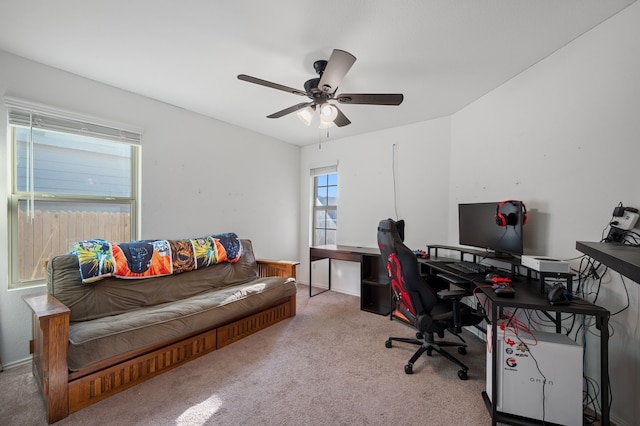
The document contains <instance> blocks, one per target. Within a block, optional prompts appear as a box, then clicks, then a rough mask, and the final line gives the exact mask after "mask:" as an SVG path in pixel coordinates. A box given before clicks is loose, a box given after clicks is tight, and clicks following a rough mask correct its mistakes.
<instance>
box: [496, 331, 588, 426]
mask: <svg viewBox="0 0 640 426" xmlns="http://www.w3.org/2000/svg"><path fill="white" fill-rule="evenodd" d="M518 334H519V336H520V337H518V336H517V335H516V334H515V333H514V330H513V329H512V328H509V327H506V328H504V329H503V328H502V327H501V323H499V324H498V327H497V347H496V348H491V327H489V328H488V330H487V374H486V376H487V384H486V386H487V395H488V396H489V399H491V396H492V395H491V390H492V383H491V367H492V365H491V357H492V356H493V355H494V354H492V353H491V352H492V351H495V356H496V357H497V374H496V387H497V401H492V403H495V404H497V406H496V409H497V410H498V411H500V412H502V413H506V414H513V415H517V416H522V417H527V418H530V419H536V420H543V421H545V422H551V423H558V424H562V425H582V424H583V421H582V419H583V407H582V346H580V345H578V344H577V343H576V342H574V341H573V340H571V339H570V338H569V337H567V336H565V335H564V334H557V333H546V332H541V331H533V332H532V333H529V332H528V331H524V330H520V331H519V333H518ZM543 386H544V388H543Z"/></svg>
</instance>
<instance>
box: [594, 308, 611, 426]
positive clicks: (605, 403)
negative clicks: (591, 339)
mask: <svg viewBox="0 0 640 426" xmlns="http://www.w3.org/2000/svg"><path fill="white" fill-rule="evenodd" d="M596 321H597V322H596V328H597V329H598V330H600V388H601V389H600V395H601V399H600V405H601V406H602V414H601V415H602V421H601V424H602V426H608V425H609V424H610V423H609V409H610V407H609V319H608V317H607V315H599V316H597V317H596Z"/></svg>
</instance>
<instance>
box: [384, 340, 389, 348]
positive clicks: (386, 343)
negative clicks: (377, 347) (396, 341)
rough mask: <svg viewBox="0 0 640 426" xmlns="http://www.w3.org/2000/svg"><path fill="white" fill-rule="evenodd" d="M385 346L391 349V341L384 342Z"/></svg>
mask: <svg viewBox="0 0 640 426" xmlns="http://www.w3.org/2000/svg"><path fill="white" fill-rule="evenodd" d="M384 346H385V347H387V348H390V347H391V339H389V340H387V341H386V342H384Z"/></svg>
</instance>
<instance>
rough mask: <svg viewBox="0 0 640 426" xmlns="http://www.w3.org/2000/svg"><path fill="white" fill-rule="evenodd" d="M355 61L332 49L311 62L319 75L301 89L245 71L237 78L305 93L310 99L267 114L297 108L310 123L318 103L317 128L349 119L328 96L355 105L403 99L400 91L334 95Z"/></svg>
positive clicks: (396, 102)
mask: <svg viewBox="0 0 640 426" xmlns="http://www.w3.org/2000/svg"><path fill="white" fill-rule="evenodd" d="M355 61H356V57H355V56H353V55H352V54H351V53H349V52H345V51H344V50H339V49H334V50H333V52H332V53H331V56H330V57H329V60H327V61H325V60H318V61H315V62H314V63H313V67H314V69H315V70H316V72H317V73H318V75H319V76H320V77H319V78H312V79H310V80H307V81H306V82H305V83H304V91H302V90H298V89H294V88H292V87H288V86H283V85H281V84H277V83H272V82H270V81H267V80H262V79H260V78H256V77H251V76H249V75H246V74H239V75H238V79H239V80H242V81H247V82H249V83H254V84H259V85H261V86H266V87H271V88H272V89H277V90H282V91H285V92H288V93H291V94H294V95H298V96H306V97H308V98H309V99H311V102H303V103H299V104H297V105H294V106H291V107H289V108H285V109H283V110H281V111H278V112H275V113H273V114H270V115H268V116H267V118H280V117H283V116H285V115H287V114H290V113H292V112H297V115H298V118H300V121H302V122H303V123H304V124H305V125H307V126H310V125H311V121H312V119H313V116H314V114H315V110H316V107H318V106H319V109H320V128H321V129H326V128H329V127H331V126H333V125H336V126H338V127H343V126H347V125H349V124H351V121H349V119H348V118H347V117H346V116H345V115H344V114H343V113H342V111H340V109H339V108H338V107H337V106H336V105H333V104H331V103H329V101H331V100H336V101H338V102H339V103H342V104H348V103H350V104H359V105H400V104H401V103H402V101H403V100H404V96H403V95H402V94H401V93H367V94H364V93H349V94H341V95H338V96H335V93H336V90H337V89H338V86H339V85H340V83H341V82H342V79H343V78H344V76H345V75H346V74H347V72H348V71H349V70H350V69H351V67H352V66H353V64H354V62H355Z"/></svg>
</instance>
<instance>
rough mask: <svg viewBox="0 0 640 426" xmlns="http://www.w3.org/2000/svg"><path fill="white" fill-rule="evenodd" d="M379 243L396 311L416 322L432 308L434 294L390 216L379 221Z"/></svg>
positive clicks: (435, 298)
mask: <svg viewBox="0 0 640 426" xmlns="http://www.w3.org/2000/svg"><path fill="white" fill-rule="evenodd" d="M378 247H379V248H380V253H381V255H382V259H383V261H384V263H385V264H386V267H387V272H388V274H389V281H390V283H391V289H392V291H393V295H394V299H395V301H396V306H395V309H396V314H398V313H399V314H401V315H402V316H404V317H406V319H407V320H408V321H409V322H410V323H412V324H415V323H416V320H417V319H418V317H419V316H421V315H425V314H426V315H428V314H429V313H430V312H431V309H432V308H433V306H434V305H435V304H436V302H437V297H436V294H435V292H434V290H433V289H432V288H431V287H430V286H429V285H428V284H427V282H426V281H425V280H424V278H423V277H422V276H421V275H420V270H419V268H418V260H417V258H416V255H415V253H413V252H412V251H411V249H409V248H408V247H407V246H405V245H404V243H403V242H402V239H401V238H400V235H399V234H398V229H397V227H396V223H395V221H394V220H393V219H383V220H381V221H380V223H379V224H378Z"/></svg>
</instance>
